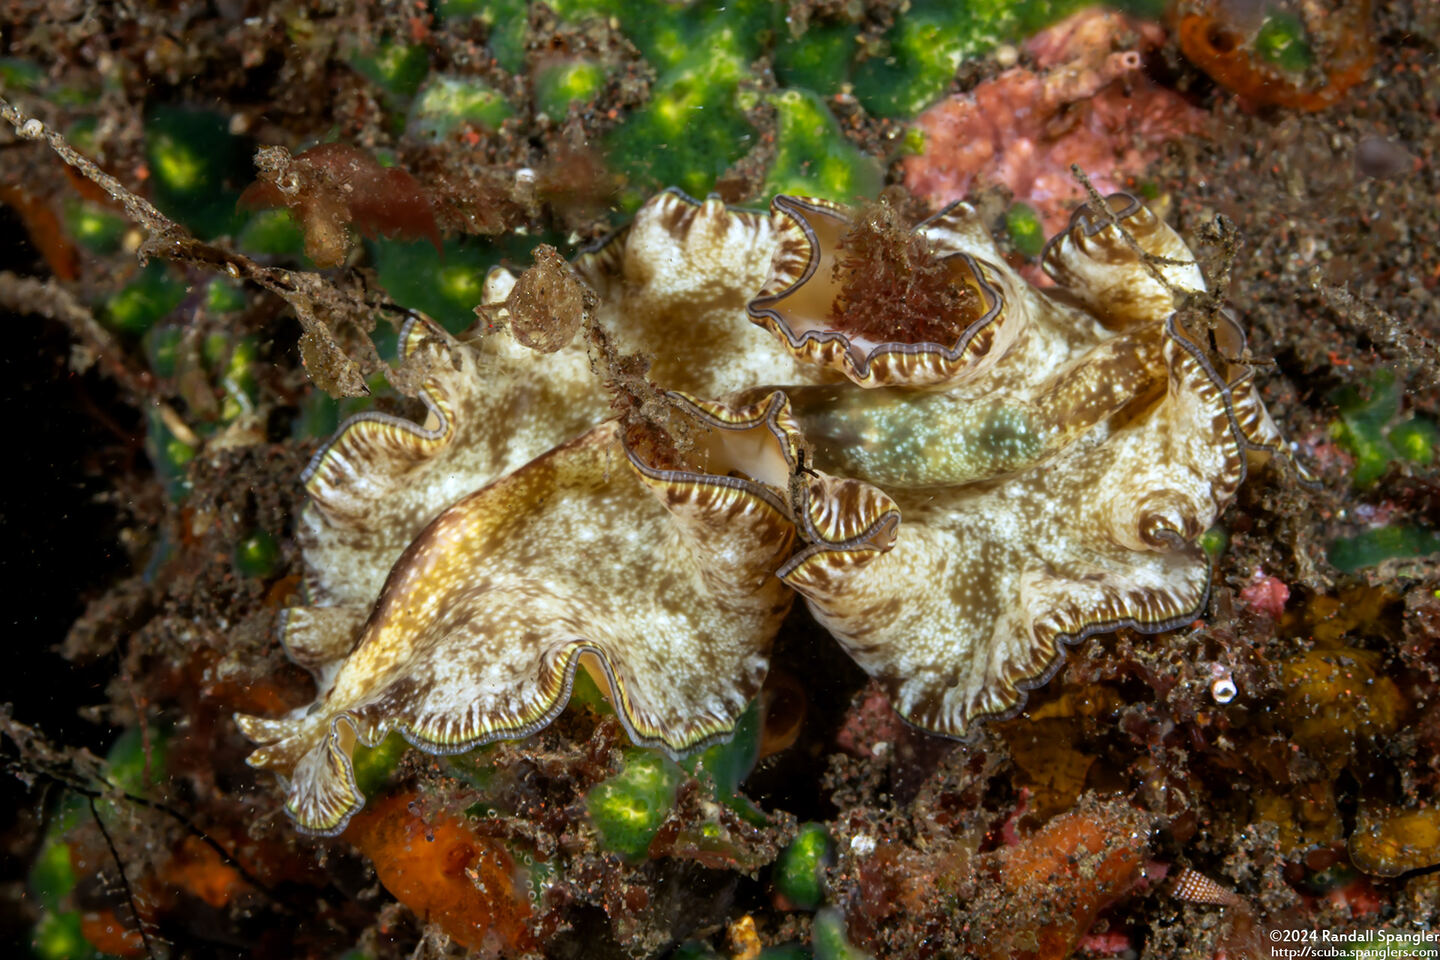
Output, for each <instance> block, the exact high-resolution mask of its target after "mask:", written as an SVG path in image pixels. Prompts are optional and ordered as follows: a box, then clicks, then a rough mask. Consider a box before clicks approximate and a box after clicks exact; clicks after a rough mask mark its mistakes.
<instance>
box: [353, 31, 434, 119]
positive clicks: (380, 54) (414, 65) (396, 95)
mask: <svg viewBox="0 0 1440 960" xmlns="http://www.w3.org/2000/svg"><path fill="white" fill-rule="evenodd" d="M350 65H351V66H352V67H354V68H355V69H356V70H357V71H358V72H359V73H360V74H361V75H362V76H363V77H365V79H367V80H369V81H370V82H371V83H373V84H375V85H376V86H377V87H379V88H380V89H381V90H382V91H384V92H385V94H386V96H387V97H388V98H390V100H391V101H392V104H391V105H392V106H394V105H396V104H399V103H403V102H404V101H406V100H409V99H410V98H411V97H413V96H415V91H417V90H419V89H420V85H421V84H422V83H424V82H425V75H426V74H427V73H429V72H430V53H429V51H428V50H426V49H425V47H424V45H423V44H414V45H410V44H403V43H395V42H394V41H391V40H387V41H385V42H384V43H381V44H380V45H379V46H378V47H376V48H375V50H374V52H372V53H367V54H356V55H354V56H352V57H351V58H350Z"/></svg>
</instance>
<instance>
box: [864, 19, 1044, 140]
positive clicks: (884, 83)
mask: <svg viewBox="0 0 1440 960" xmlns="http://www.w3.org/2000/svg"><path fill="white" fill-rule="evenodd" d="M1020 13H1021V9H1020V5H1019V4H1015V3H1012V2H1010V0H972V2H968V3H955V2H954V0H916V2H915V3H914V4H912V5H911V7H910V10H909V12H907V13H906V14H905V15H903V16H900V17H897V18H896V21H895V26H894V27H892V28H891V29H890V32H889V33H887V34H886V35H885V39H884V42H885V49H884V50H883V51H882V52H881V53H880V55H878V56H874V57H871V58H870V59H868V60H866V61H864V62H863V63H861V64H860V65H859V66H858V67H857V68H856V70H855V95H856V96H857V97H859V98H860V102H861V104H863V105H864V107H865V109H866V110H868V111H870V112H871V113H873V114H877V115H879V116H882V117H913V116H914V115H915V114H917V113H919V112H920V111H921V110H923V109H925V108H926V107H927V106H929V105H930V104H931V103H933V102H935V101H936V100H938V99H939V98H940V97H941V95H943V94H944V93H945V90H946V88H947V87H949V85H950V81H951V80H952V79H953V78H954V76H955V71H956V69H957V68H958V67H959V66H960V62H961V61H962V60H964V59H966V58H969V57H974V56H977V55H979V54H982V53H984V52H986V51H987V50H989V49H991V48H992V47H994V46H995V45H996V44H998V43H1002V42H1004V41H1005V40H1007V39H1010V38H1012V37H1014V36H1016V35H1017V34H1018V33H1019V30H1020Z"/></svg>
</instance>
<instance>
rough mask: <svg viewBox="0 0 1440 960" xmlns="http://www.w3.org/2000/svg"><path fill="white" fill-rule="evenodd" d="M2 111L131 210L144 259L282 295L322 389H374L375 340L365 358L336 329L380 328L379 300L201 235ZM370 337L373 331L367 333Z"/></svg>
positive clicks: (0, 105) (35, 123) (17, 115)
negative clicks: (352, 352) (370, 381)
mask: <svg viewBox="0 0 1440 960" xmlns="http://www.w3.org/2000/svg"><path fill="white" fill-rule="evenodd" d="M0 116H3V117H4V119H5V120H7V121H9V123H10V124H11V125H12V126H14V127H15V129H16V130H17V131H20V132H21V134H22V136H25V137H26V138H28V139H43V140H44V141H45V142H46V143H47V144H48V145H49V146H50V149H52V150H54V151H55V153H56V154H58V155H59V156H60V158H61V159H62V160H64V161H65V162H66V163H67V164H69V165H70V166H71V167H73V168H74V169H76V170H77V171H79V172H80V173H82V174H84V175H85V176H86V177H87V178H89V179H90V180H91V181H93V182H94V183H95V184H97V185H98V186H100V187H101V188H102V189H104V190H105V192H106V193H108V194H109V195H110V196H111V197H113V198H114V199H115V200H116V201H117V202H118V203H119V204H120V205H121V206H123V207H124V209H125V212H126V214H127V215H128V216H129V217H130V218H131V219H132V220H134V221H135V222H136V223H138V224H139V225H140V227H141V228H142V229H144V230H145V232H146V233H147V237H146V239H145V240H144V241H143V242H142V243H141V244H140V248H139V249H138V250H137V251H136V253H137V255H138V256H139V257H140V259H141V261H142V262H144V261H145V260H146V259H147V258H148V257H151V256H158V257H163V258H165V259H167V260H172V261H174V262H176V263H186V264H193V265H195V266H200V267H204V268H206V269H208V270H215V271H218V272H221V273H224V274H226V275H227V276H229V277H231V278H233V279H237V280H239V279H244V280H250V281H252V282H254V283H256V284H258V285H259V286H261V287H263V288H265V289H266V290H269V291H270V292H271V293H274V294H276V295H277V296H279V297H281V298H282V299H284V300H285V301H286V302H287V303H289V304H290V305H291V307H292V308H294V310H295V314H296V317H297V318H298V319H299V321H300V325H301V328H302V329H303V331H304V332H303V333H302V335H301V342H300V352H301V357H302V359H303V362H304V364H305V367H306V370H307V372H308V373H309V374H310V376H311V378H312V379H313V380H314V381H315V384H316V385H317V386H319V387H320V388H321V389H322V390H324V391H326V392H327V393H329V394H331V395H332V396H336V397H353V396H365V395H367V394H368V393H369V392H370V391H369V388H368V387H366V385H365V377H366V376H367V375H368V374H369V373H371V372H373V370H374V369H375V368H376V367H381V368H383V366H384V365H383V364H379V363H378V359H377V358H375V357H374V346H373V344H372V345H371V346H370V348H369V351H368V356H367V357H362V361H363V362H359V363H357V361H356V360H355V359H354V358H352V357H350V356H349V355H347V353H346V351H345V350H344V349H343V348H342V347H341V346H340V344H339V343H338V342H337V341H336V338H335V330H336V329H338V328H341V327H344V326H353V327H355V328H357V329H358V330H359V331H360V332H361V333H363V334H367V335H368V333H369V331H370V330H372V329H373V328H374V325H375V312H376V310H377V308H378V307H379V304H378V303H372V302H370V298H369V297H368V296H365V295H360V294H357V293H355V292H353V291H352V290H348V289H345V288H342V287H339V286H336V285H334V284H330V283H327V282H326V281H325V279H324V278H322V277H320V276H319V275H317V274H313V273H305V272H299V271H291V270H283V269H280V268H278V267H267V266H262V265H261V264H258V263H256V262H255V261H254V260H251V259H250V258H249V257H246V256H244V255H243V254H239V253H236V252H234V251H231V250H228V249H225V248H224V247H220V246H217V245H215V244H209V243H204V242H202V241H199V240H196V239H195V238H194V237H193V236H191V235H190V234H189V233H188V232H187V231H186V230H185V229H184V228H183V227H181V226H180V225H179V224H177V223H175V222H174V221H172V220H171V219H169V218H168V217H166V216H165V215H164V214H162V213H161V212H160V211H159V210H157V209H156V208H155V207H154V205H153V204H151V203H150V202H149V201H148V200H145V199H144V198H143V197H140V196H137V195H136V194H135V193H133V192H131V191H130V190H128V189H126V188H125V187H124V186H123V185H122V184H121V183H120V181H118V180H116V179H115V178H114V177H112V176H110V174H108V173H106V172H105V171H103V170H101V169H100V168H99V167H98V166H97V165H96V164H95V163H94V162H93V161H91V160H90V159H88V158H87V157H85V156H84V155H82V154H81V153H79V152H78V151H77V150H75V148H74V147H72V146H70V144H69V143H67V142H66V141H65V138H64V137H62V136H60V135H59V134H58V133H55V132H53V131H51V130H48V129H46V127H45V125H44V124H42V123H41V122H40V121H39V120H36V119H35V118H33V117H29V116H27V115H26V114H25V113H24V112H23V111H21V110H19V109H18V108H16V107H14V106H12V105H11V104H10V103H9V102H8V101H5V100H4V99H0ZM364 339H365V340H366V342H367V343H368V336H366V337H365V338H364Z"/></svg>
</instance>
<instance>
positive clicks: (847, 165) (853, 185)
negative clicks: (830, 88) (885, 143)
mask: <svg viewBox="0 0 1440 960" xmlns="http://www.w3.org/2000/svg"><path fill="white" fill-rule="evenodd" d="M771 102H772V103H774V104H775V110H776V114H777V118H778V124H777V127H778V130H777V133H776V138H775V163H774V165H773V166H772V167H771V168H770V174H769V176H768V177H767V178H766V180H765V193H766V194H767V195H768V196H774V195H775V194H777V193H788V194H793V195H798V196H806V197H823V198H825V199H828V200H839V201H842V202H849V201H852V200H855V199H856V198H868V197H873V196H875V194H876V193H877V192H878V191H879V189H880V184H881V182H882V179H883V171H882V170H881V169H880V164H879V162H878V161H876V160H875V158H874V157H871V156H867V155H866V154H865V153H863V152H861V151H860V150H858V149H857V148H855V147H854V146H852V145H851V144H849V143H848V142H847V141H846V140H845V137H844V135H843V134H841V132H840V125H839V124H838V123H836V122H835V117H834V116H833V115H832V114H831V113H830V109H829V108H828V107H826V106H825V101H823V100H821V99H820V98H819V97H818V96H816V95H815V94H813V93H806V92H804V91H801V90H786V91H785V92H784V93H780V94H776V95H774V96H773V97H772V98H771Z"/></svg>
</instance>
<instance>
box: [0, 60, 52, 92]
mask: <svg viewBox="0 0 1440 960" xmlns="http://www.w3.org/2000/svg"><path fill="white" fill-rule="evenodd" d="M44 82H45V68H44V67H41V66H40V65H39V64H38V63H31V62H30V61H29V60H20V59H17V58H15V57H0V89H4V90H5V91H7V92H10V93H14V92H16V91H19V90H36V89H39V87H40V85H41V84H43V83H44Z"/></svg>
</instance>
